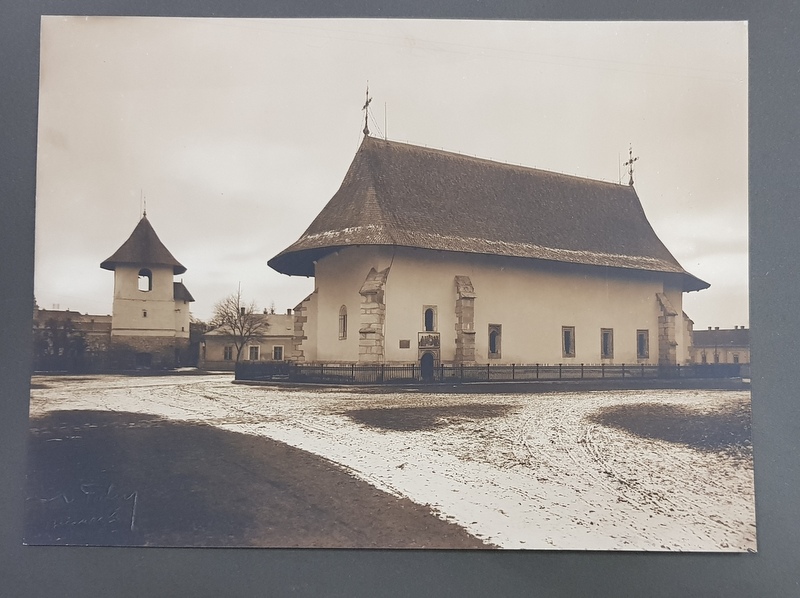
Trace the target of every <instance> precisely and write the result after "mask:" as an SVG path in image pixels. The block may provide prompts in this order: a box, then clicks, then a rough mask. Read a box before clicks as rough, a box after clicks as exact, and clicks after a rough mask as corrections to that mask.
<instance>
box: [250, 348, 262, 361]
mask: <svg viewBox="0 0 800 598" xmlns="http://www.w3.org/2000/svg"><path fill="white" fill-rule="evenodd" d="M260 355H261V347H259V346H258V345H251V346H250V361H258V358H259V357H260Z"/></svg>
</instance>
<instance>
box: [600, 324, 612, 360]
mask: <svg viewBox="0 0 800 598" xmlns="http://www.w3.org/2000/svg"><path fill="white" fill-rule="evenodd" d="M600 357H601V358H602V359H611V358H612V357H614V330H613V329H612V328H601V329H600Z"/></svg>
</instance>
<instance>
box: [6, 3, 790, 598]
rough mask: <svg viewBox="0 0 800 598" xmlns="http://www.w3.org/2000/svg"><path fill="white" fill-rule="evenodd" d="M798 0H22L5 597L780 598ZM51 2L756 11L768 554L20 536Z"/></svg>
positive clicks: (11, 194)
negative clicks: (41, 84) (43, 74)
mask: <svg viewBox="0 0 800 598" xmlns="http://www.w3.org/2000/svg"><path fill="white" fill-rule="evenodd" d="M794 12H795V11H792V10H791V6H789V5H788V4H787V6H786V8H785V9H782V6H781V5H768V6H754V5H750V4H749V3H746V2H742V1H737V2H734V3H729V4H728V6H727V7H725V8H724V9H722V8H721V7H713V6H712V7H709V6H695V5H694V4H693V3H685V4H684V3H664V2H655V1H650V0H648V2H646V3H639V2H633V1H627V2H613V3H608V2H607V3H604V4H603V5H595V4H590V5H588V6H585V7H584V6H581V5H580V4H578V3H576V2H569V3H552V4H543V5H540V6H538V7H533V6H530V5H529V4H527V3H521V2H509V1H506V0H503V1H501V2H497V3H492V4H491V5H488V4H487V5H479V4H477V3H476V4H472V5H468V6H466V5H464V3H460V2H451V1H445V2H433V3H431V2H420V1H419V0H416V1H415V2H410V3H400V4H399V3H396V2H388V1H387V0H379V2H373V3H370V6H369V8H366V7H365V5H364V3H355V2H344V3H337V4H336V5H335V6H331V5H330V4H329V3H327V2H322V1H318V0H315V1H314V2H311V3H303V4H297V3H293V2H287V3H271V4H270V5H264V3H261V2H254V1H231V2H220V1H219V0H201V1H200V2H192V3H189V2H175V3H170V4H169V5H168V6H166V5H158V6H156V5H152V4H144V3H141V2H137V1H130V0H123V1H121V2H118V3H114V4H113V5H107V4H106V3H103V2H74V1H72V0H66V1H60V2H50V3H44V2H26V3H15V4H13V5H11V6H8V7H6V8H5V10H4V13H5V14H4V19H3V20H2V24H0V49H2V50H3V52H2V55H4V56H7V57H11V58H12V59H11V60H5V61H4V62H3V66H2V67H0V89H2V90H3V91H2V92H0V98H2V99H0V102H1V103H0V115H2V123H3V143H2V146H0V173H2V175H0V197H2V198H3V200H2V201H3V208H4V209H3V213H4V217H3V218H2V219H0V251H2V256H3V259H2V260H0V261H1V262H2V264H1V265H0V276H2V281H3V283H2V289H3V291H2V297H0V301H1V302H2V305H3V310H2V314H3V315H2V317H3V329H4V330H5V331H6V335H7V338H6V342H5V343H2V344H0V375H2V380H3V382H4V388H3V393H2V397H3V400H2V401H0V422H1V423H0V426H2V430H0V455H2V456H3V458H2V459H0V475H1V476H2V480H3V482H4V483H3V484H2V485H0V488H2V490H1V491H0V513H2V520H3V523H2V525H1V526H0V588H2V589H3V593H4V594H7V595H20V596H22V595H24V596H38V595H53V594H56V593H58V594H60V595H67V596H72V595H92V594H95V593H101V592H102V593H104V594H111V595H114V596H141V595H190V594H191V595H196V596H218V595H228V596H240V595H264V594H270V595H273V594H274V595H288V594H291V595H301V596H305V595H308V596H320V595H325V596H378V595H380V596H425V595H439V596H449V595H453V596H469V595H487V594H490V593H491V594H494V595H516V594H525V595H527V596H534V595H544V596H580V595H592V596H645V595H646V596H677V595H704V596H752V595H764V596H787V595H791V594H792V593H793V592H796V590H797V584H798V579H799V578H800V573H798V571H797V568H796V564H797V556H796V555H797V554H798V553H800V540H798V535H799V533H798V532H800V529H798V522H800V504H798V501H797V500H796V497H797V496H798V494H800V492H799V490H800V485H799V484H798V477H800V476H799V475H798V474H799V473H800V471H799V470H800V468H798V462H800V459H798V455H800V437H799V436H800V435H798V434H797V431H798V430H800V417H798V416H799V415H800V401H798V400H797V399H796V396H795V394H796V393H795V389H796V388H798V384H797V382H798V381H797V380H796V378H797V376H798V373H797V372H798V369H799V368H797V367H796V365H795V364H794V362H793V360H792V356H793V345H794V344H795V343H794V342H793V341H794V340H795V339H797V338H799V337H798V335H797V334H796V332H795V331H796V329H797V325H798V322H799V321H800V319H799V317H798V314H797V313H796V311H795V310H794V309H793V308H794V305H796V303H797V300H796V297H797V294H796V291H797V285H798V281H799V280H800V276H798V274H800V273H798V268H797V266H796V262H795V261H794V259H793V256H795V255H798V254H800V240H798V237H797V235H796V231H795V230H794V228H795V223H796V222H798V221H799V220H800V205H798V202H797V200H796V197H795V195H796V189H797V184H796V183H797V181H796V179H797V171H796V163H797V157H798V155H799V154H798V149H799V148H798V145H799V144H800V142H799V141H798V139H800V135H798V131H797V129H798V128H800V119H798V115H797V108H796V106H797V105H798V102H797V101H796V100H797V98H798V96H799V95H800V93H799V92H800V87H799V86H798V77H797V70H796V65H797V64H799V63H800V48H798V47H797V44H796V42H795V39H794V36H793V32H794V31H796V28H795V26H796V25H800V21H799V20H798V17H797V15H796V14H793V13H794ZM43 14H62V15H109V16H187V17H188V16H193V17H261V18H268V17H276V18H277V17H365V18H366V17H370V18H390V17H409V18H471V19H472V18H474V19H479V18H480V19H526V20H551V19H558V20H595V19H602V20H736V21H748V23H749V25H748V28H749V37H750V39H749V54H750V78H749V85H750V94H749V97H750V106H749V115H750V117H749V129H750V132H751V136H750V147H749V163H750V185H749V190H750V193H749V194H750V207H749V215H750V300H751V305H750V313H751V318H750V328H751V331H752V340H751V348H752V352H753V356H754V358H753V378H752V391H753V443H754V452H755V478H756V509H757V530H758V545H759V550H758V553H757V554H724V555H723V554H663V553H642V552H631V553H598V552H554V553H551V552H536V551H530V552H527V551H526V552H516V551H498V552H486V551H480V552H478V551H414V550H363V549H360V550H341V549H339V550H322V549H195V548H191V549H161V548H77V547H69V548H67V547H25V546H23V545H22V513H23V506H24V480H25V443H26V439H27V434H28V432H27V414H28V393H29V384H30V363H31V362H30V360H31V346H30V330H31V317H32V298H33V257H34V256H33V253H34V252H33V248H34V212H35V179H36V139H37V102H38V75H39V36H38V34H39V18H40V16H41V15H43Z"/></svg>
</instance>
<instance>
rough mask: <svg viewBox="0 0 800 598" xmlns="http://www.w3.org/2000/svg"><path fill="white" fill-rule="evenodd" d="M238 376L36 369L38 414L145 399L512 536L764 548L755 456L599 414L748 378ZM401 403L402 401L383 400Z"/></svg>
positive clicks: (723, 395)
mask: <svg viewBox="0 0 800 598" xmlns="http://www.w3.org/2000/svg"><path fill="white" fill-rule="evenodd" d="M231 380H232V377H231V376H227V375H226V376H163V377H123V376H91V377H86V378H75V377H73V378H70V377H63V378H62V377H54V376H41V377H39V376H37V377H34V379H33V382H34V384H33V389H32V391H31V414H32V415H36V414H39V413H43V412H46V411H54V410H69V409H100V410H113V411H133V412H141V413H149V414H155V415H159V416H163V417H166V418H170V419H175V420H182V421H198V422H204V423H208V424H212V425H214V426H219V427H221V428H225V429H228V430H233V431H237V432H243V433H247V434H256V435H260V436H266V437H269V438H272V439H275V440H278V441H281V442H285V443H287V444H289V445H292V446H295V447H298V448H301V449H304V450H306V451H309V452H311V453H315V454H317V455H321V456H324V457H326V458H327V459H329V460H331V461H334V462H336V463H339V464H341V465H342V466H343V467H345V468H346V469H347V470H349V471H350V472H352V474H353V475H355V476H357V477H359V478H362V479H364V480H367V481H369V482H370V483H372V484H373V485H374V486H376V487H378V488H380V489H383V490H386V491H388V492H391V493H392V494H395V495H397V496H405V497H408V498H410V499H411V500H413V501H415V502H417V503H419V504H423V505H430V507H431V508H432V510H433V511H434V512H435V513H437V514H438V515H439V516H440V517H442V518H444V519H446V520H449V521H453V522H456V523H459V524H460V525H462V526H464V527H465V528H466V529H467V530H469V531H470V532H471V533H473V534H474V535H476V536H478V537H480V538H482V539H484V540H486V541H487V542H491V543H492V544H495V545H498V546H501V547H503V548H522V549H562V550H563V549H568V550H674V551H744V550H755V548H756V528H755V506H754V489H753V471H752V460H751V459H750V458H749V457H748V456H747V455H746V454H745V455H744V456H742V455H741V454H740V455H738V456H737V455H731V454H730V453H727V452H724V451H716V452H715V451H700V450H696V449H694V448H691V447H689V446H686V445H684V444H678V443H671V442H667V441H664V440H659V439H653V438H643V437H639V436H636V435H633V434H631V433H629V432H626V431H624V430H622V429H617V428H613V427H608V426H605V425H602V424H599V423H596V422H595V421H594V420H593V418H592V415H594V414H596V413H597V412H598V410H599V409H602V408H608V407H614V406H619V405H625V404H640V403H649V404H658V405H666V406H677V407H682V408H691V409H693V410H697V411H699V412H703V411H708V410H713V409H717V408H719V407H721V406H724V405H725V404H726V403H729V402H741V401H742V400H748V399H749V392H747V391H715V390H644V391H603V392H563V393H543V394H502V395H490V394H433V393H427V392H423V391H422V389H421V390H400V389H398V390H396V391H395V392H374V391H371V392H365V391H362V390H359V389H355V390H350V389H322V388H321V389H290V388H279V387H277V388H276V387H260V386H246V385H240V384H232V383H231ZM389 408H392V409H395V410H396V411H375V410H377V409H389ZM401 410H405V411H401ZM392 414H395V415H394V416H393V417H395V419H394V420H390V419H387V417H386V416H387V415H392ZM406 416H408V417H409V418H410V419H408V420H404V419H403V418H404V417H406ZM387 422H388V424H387ZM409 422H410V423H409ZM414 422H416V424H415V423H414Z"/></svg>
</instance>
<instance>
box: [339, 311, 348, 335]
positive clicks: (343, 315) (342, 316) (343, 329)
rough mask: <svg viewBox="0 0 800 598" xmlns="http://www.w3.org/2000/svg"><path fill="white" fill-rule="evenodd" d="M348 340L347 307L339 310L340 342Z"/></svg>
mask: <svg viewBox="0 0 800 598" xmlns="http://www.w3.org/2000/svg"><path fill="white" fill-rule="evenodd" d="M346 338H347V307H345V306H344V305H342V306H341V307H340V308H339V340H344V339H346Z"/></svg>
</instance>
